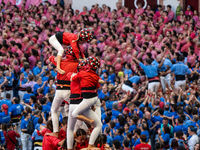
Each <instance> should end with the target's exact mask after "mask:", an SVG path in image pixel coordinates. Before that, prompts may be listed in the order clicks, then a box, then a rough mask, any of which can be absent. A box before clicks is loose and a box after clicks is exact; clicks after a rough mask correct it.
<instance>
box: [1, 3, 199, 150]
mask: <svg viewBox="0 0 200 150" xmlns="http://www.w3.org/2000/svg"><path fill="white" fill-rule="evenodd" d="M25 6H26V4H25V3H24V2H23V3H22V5H21V7H20V8H18V7H17V6H15V5H12V4H11V3H10V2H7V4H5V3H3V2H2V3H1V5H0V10H1V11H0V49H1V51H0V89H1V100H0V108H1V111H2V112H1V113H0V124H1V134H0V140H1V149H4V148H6V147H7V148H8V149H9V150H14V148H15V147H18V148H19V146H18V144H16V143H18V142H19V145H20V146H21V147H22V149H23V150H25V149H32V148H34V149H35V150H36V149H42V147H43V150H45V149H48V150H50V149H53V150H54V149H66V140H65V141H63V139H65V137H66V130H67V120H68V119H67V114H66V113H65V112H66V111H65V107H66V105H68V104H66V103H63V104H62V105H61V108H60V110H61V113H60V126H61V129H60V137H59V139H56V140H54V139H55V138H52V139H51V137H48V136H47V135H45V134H44V132H42V131H43V130H45V129H46V130H49V132H53V129H52V121H51V104H52V101H53V98H54V95H55V92H56V75H57V70H56V66H55V65H53V64H52V63H51V62H50V61H49V60H48V58H49V57H50V56H57V51H56V50H55V49H54V48H53V47H52V46H51V45H50V44H49V38H50V37H51V36H52V35H54V34H56V33H57V32H70V33H78V32H79V31H80V30H81V29H83V28H89V29H91V30H92V31H93V34H94V36H93V40H92V41H91V42H90V43H84V44H82V45H79V47H80V49H81V51H82V52H83V53H84V54H85V56H86V57H89V56H95V57H97V58H98V59H99V60H100V63H101V67H100V68H99V69H98V71H97V73H98V74H99V76H100V77H101V78H102V79H103V80H104V81H105V84H103V85H101V87H100V89H99V91H98V97H99V99H100V101H101V114H102V116H101V120H102V124H103V126H102V133H103V134H102V135H100V137H99V138H98V139H101V140H99V141H101V142H99V141H98V140H97V142H96V147H100V146H101V145H105V144H106V143H107V145H109V147H111V148H112V149H114V150H118V149H125V150H131V149H136V150H140V149H149V150H150V149H153V150H160V149H170V150H176V149H178V150H184V149H186V150H187V149H189V150H199V149H200V148H199V136H200V130H199V125H200V116H199V114H200V109H199V107H200V97H199V94H200V80H199V74H200V68H199V67H200V64H199V63H200V62H199V61H200V17H199V14H198V12H197V11H196V10H192V9H191V7H190V6H188V7H187V10H186V11H183V10H180V12H179V13H180V15H179V16H175V14H174V12H173V11H171V6H170V5H168V6H167V7H166V8H163V6H161V5H159V6H158V7H157V9H156V10H152V9H151V6H148V7H147V9H145V10H144V9H143V8H142V5H141V4H138V9H131V10H130V9H128V8H127V7H125V6H121V5H120V3H117V5H116V8H115V9H113V10H111V9H110V7H109V6H106V5H105V4H104V5H102V6H99V5H98V4H94V5H92V7H91V8H87V7H85V6H83V10H82V11H81V12H80V11H79V10H74V9H73V8H72V6H71V5H70V4H68V5H67V8H65V9H64V8H63V7H62V6H61V5H60V4H56V5H51V4H50V3H49V2H48V1H45V2H44V5H43V4H39V6H35V5H29V6H28V8H26V7H25ZM63 47H65V46H64V45H63ZM65 48H66V47H65ZM32 124H33V125H34V126H33V127H32V126H31V125H32ZM86 125H87V128H88V129H87V130H83V129H77V130H76V131H75V141H76V142H75V144H74V149H76V150H80V149H82V148H87V145H88V138H89V135H90V132H91V131H92V127H91V126H90V125H89V124H86ZM27 128H28V130H27ZM32 129H33V130H32ZM8 133H9V134H8ZM16 139H18V142H17V141H16ZM61 139H62V140H61ZM5 141H6V142H5ZM63 142H64V143H63ZM5 143H6V144H5ZM44 143H45V145H44ZM97 149H98V148H97ZM99 149H100V148H99ZM101 149H102V148H101ZM104 149H109V148H108V147H107V148H104Z"/></svg>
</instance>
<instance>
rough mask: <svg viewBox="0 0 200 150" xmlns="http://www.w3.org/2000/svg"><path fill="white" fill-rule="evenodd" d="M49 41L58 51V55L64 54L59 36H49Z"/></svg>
mask: <svg viewBox="0 0 200 150" xmlns="http://www.w3.org/2000/svg"><path fill="white" fill-rule="evenodd" d="M49 43H50V44H51V45H52V46H53V47H54V48H55V49H56V50H57V51H58V55H59V56H62V55H63V53H64V49H63V47H62V45H61V44H60V43H59V42H58V40H57V38H56V36H55V35H52V36H51V37H50V38H49Z"/></svg>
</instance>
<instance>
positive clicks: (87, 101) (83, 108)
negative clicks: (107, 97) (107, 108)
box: [72, 97, 98, 124]
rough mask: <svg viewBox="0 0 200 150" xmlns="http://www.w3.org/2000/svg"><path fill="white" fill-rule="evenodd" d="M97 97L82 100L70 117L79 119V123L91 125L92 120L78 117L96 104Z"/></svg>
mask: <svg viewBox="0 0 200 150" xmlns="http://www.w3.org/2000/svg"><path fill="white" fill-rule="evenodd" d="M97 100H98V99H97V97H94V98H90V99H83V101H82V102H81V103H80V104H79V105H78V107H76V109H75V110H74V111H73V113H72V117H74V118H76V119H79V120H81V121H85V122H87V123H90V124H91V123H93V120H90V119H88V118H87V117H85V116H83V115H80V114H82V113H83V112H84V111H86V110H89V109H90V107H91V106H92V105H94V104H95V103H96V102H97Z"/></svg>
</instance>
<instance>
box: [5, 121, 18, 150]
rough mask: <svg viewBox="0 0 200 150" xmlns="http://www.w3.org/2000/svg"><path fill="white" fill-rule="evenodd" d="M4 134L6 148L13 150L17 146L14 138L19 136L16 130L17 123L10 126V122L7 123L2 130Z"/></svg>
mask: <svg viewBox="0 0 200 150" xmlns="http://www.w3.org/2000/svg"><path fill="white" fill-rule="evenodd" d="M3 134H4V136H5V140H6V148H7V149H8V150H14V149H15V148H16V146H18V144H17V143H18V141H17V139H16V138H19V137H20V134H19V132H18V131H17V125H15V126H12V124H11V123H7V125H6V131H4V133H3Z"/></svg>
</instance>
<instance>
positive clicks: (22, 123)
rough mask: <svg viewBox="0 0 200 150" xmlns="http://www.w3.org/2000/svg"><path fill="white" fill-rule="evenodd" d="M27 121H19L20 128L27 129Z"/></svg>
mask: <svg viewBox="0 0 200 150" xmlns="http://www.w3.org/2000/svg"><path fill="white" fill-rule="evenodd" d="M28 122H29V121H26V120H22V122H21V129H27V125H28Z"/></svg>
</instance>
